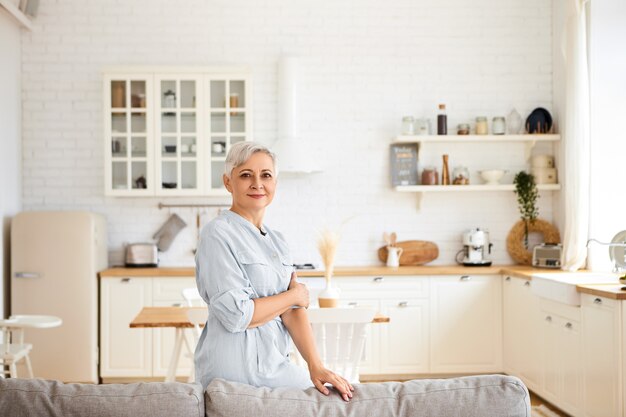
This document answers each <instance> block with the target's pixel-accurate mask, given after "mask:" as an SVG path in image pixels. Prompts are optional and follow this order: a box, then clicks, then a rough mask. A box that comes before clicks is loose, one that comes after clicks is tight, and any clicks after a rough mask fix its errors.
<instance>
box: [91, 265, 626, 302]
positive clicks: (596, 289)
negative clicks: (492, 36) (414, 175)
mask: <svg viewBox="0 0 626 417" xmlns="http://www.w3.org/2000/svg"><path fill="white" fill-rule="evenodd" d="M580 272H588V271H580ZM538 273H541V274H560V273H563V271H561V270H558V269H541V268H533V267H530V266H523V265H494V266H487V267H466V266H459V265H441V266H401V267H398V268H389V267H387V266H378V265H373V266H344V267H337V268H335V271H334V274H333V276H335V277H349V276H403V275H404V276H416V275H476V274H480V275H512V276H515V277H518V278H524V279H528V280H530V279H532V275H533V274H538ZM195 274H196V271H195V268H194V267H180V268H170V267H164V268H125V267H113V268H109V269H105V270H104V271H101V272H100V274H99V275H100V277H101V278H152V277H186V278H192V277H195ZM298 276H300V277H323V276H324V271H323V270H311V269H300V270H298ZM622 287H624V285H619V284H585V285H577V286H576V288H577V290H578V291H579V292H582V293H587V294H592V295H597V296H600V297H607V298H612V299H615V300H626V291H622V290H621V288H622Z"/></svg>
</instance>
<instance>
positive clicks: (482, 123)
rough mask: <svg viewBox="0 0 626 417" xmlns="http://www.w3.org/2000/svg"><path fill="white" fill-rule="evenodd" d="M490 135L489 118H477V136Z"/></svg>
mask: <svg viewBox="0 0 626 417" xmlns="http://www.w3.org/2000/svg"><path fill="white" fill-rule="evenodd" d="M488 133H489V125H488V124H487V118H486V117H484V116H479V117H477V118H476V134H477V135H486V134H488Z"/></svg>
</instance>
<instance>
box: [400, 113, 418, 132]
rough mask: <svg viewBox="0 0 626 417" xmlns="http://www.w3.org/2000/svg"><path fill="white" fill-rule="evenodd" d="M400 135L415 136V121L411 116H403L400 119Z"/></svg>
mask: <svg viewBox="0 0 626 417" xmlns="http://www.w3.org/2000/svg"><path fill="white" fill-rule="evenodd" d="M402 134H403V135H414V134H415V119H414V118H413V116H404V117H403V118H402Z"/></svg>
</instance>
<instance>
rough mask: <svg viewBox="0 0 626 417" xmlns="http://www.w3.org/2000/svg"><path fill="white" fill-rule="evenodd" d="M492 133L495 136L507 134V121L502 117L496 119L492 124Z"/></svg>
mask: <svg viewBox="0 0 626 417" xmlns="http://www.w3.org/2000/svg"><path fill="white" fill-rule="evenodd" d="M491 132H492V133H493V134H494V135H504V134H505V133H506V120H505V119H504V117H502V116H498V117H494V118H493V120H492V123H491Z"/></svg>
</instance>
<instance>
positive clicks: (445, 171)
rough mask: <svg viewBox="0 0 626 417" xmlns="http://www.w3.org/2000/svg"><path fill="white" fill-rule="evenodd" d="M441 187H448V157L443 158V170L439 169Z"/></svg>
mask: <svg viewBox="0 0 626 417" xmlns="http://www.w3.org/2000/svg"><path fill="white" fill-rule="evenodd" d="M441 185H450V171H449V170H448V155H444V156H443V168H441Z"/></svg>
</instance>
